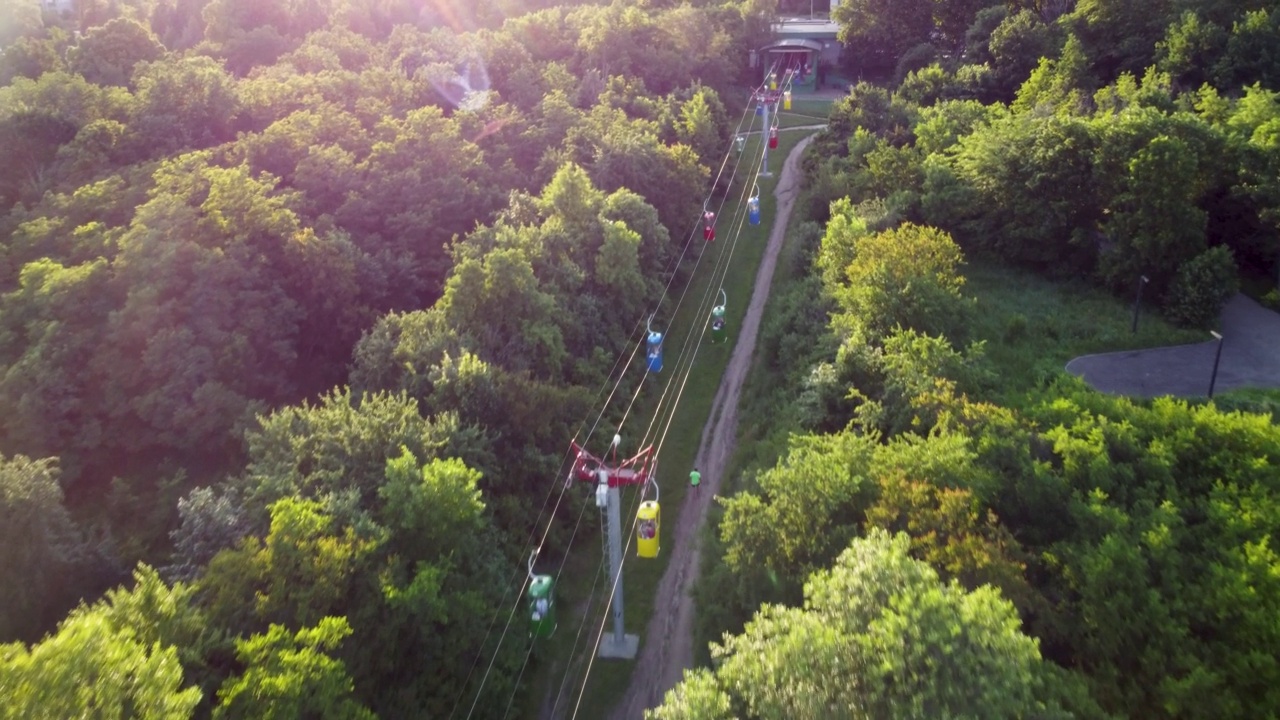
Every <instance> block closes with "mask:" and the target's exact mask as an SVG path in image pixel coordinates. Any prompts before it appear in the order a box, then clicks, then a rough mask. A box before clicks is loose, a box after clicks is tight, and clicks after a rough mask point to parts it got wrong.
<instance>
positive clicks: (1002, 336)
mask: <svg viewBox="0 0 1280 720" xmlns="http://www.w3.org/2000/svg"><path fill="white" fill-rule="evenodd" d="M963 273H964V275H965V277H966V278H967V283H966V284H965V289H964V293H965V294H966V295H967V296H969V297H973V298H976V299H977V303H976V308H975V311H974V313H973V318H972V322H971V324H970V327H971V328H972V331H973V332H972V336H973V338H974V339H975V340H985V341H986V343H987V345H986V355H987V358H988V359H989V360H990V361H991V364H992V368H993V369H994V370H995V372H996V376H997V377H998V378H1000V387H999V389H998V391H997V393H996V399H997V400H999V401H1002V402H1004V403H1006V404H1012V405H1014V406H1016V405H1017V404H1018V403H1017V402H1016V400H1017V399H1018V398H1019V397H1021V396H1022V395H1023V394H1024V393H1025V392H1026V391H1028V390H1031V389H1033V388H1035V387H1038V386H1042V385H1044V384H1045V383H1046V382H1047V381H1049V380H1050V379H1051V378H1053V377H1054V376H1055V375H1057V374H1058V373H1061V372H1064V369H1063V368H1064V366H1065V365H1066V363H1067V361H1069V360H1071V359H1072V358H1074V357H1078V356H1080V355H1088V354H1091V353H1104V352H1114V351H1119V350H1135V349H1139V348H1151V347H1160V346H1163V345H1182V344H1185V343H1192V342H1199V341H1201V340H1203V339H1204V333H1203V332H1200V331H1196V330H1185V329H1181V328H1176V327H1174V326H1172V325H1170V324H1169V323H1168V322H1166V321H1165V320H1164V318H1162V317H1160V315H1159V314H1158V313H1157V312H1156V309H1155V308H1154V307H1152V306H1151V305H1150V304H1148V303H1147V302H1144V303H1143V307H1142V310H1141V314H1140V316H1139V320H1138V332H1137V333H1133V332H1132V331H1131V329H1132V323H1133V305H1132V303H1128V302H1125V301H1123V300H1120V299H1118V298H1116V297H1115V296H1113V295H1111V294H1110V293H1108V292H1107V291H1105V290H1102V289H1099V288H1097V287H1095V286H1093V285H1090V284H1088V283H1086V282H1084V281H1055V280H1049V279H1046V278H1044V277H1041V276H1039V275H1036V274H1034V273H1031V272H1028V271H1025V270H1019V269H1016V268H1011V267H1007V266H1001V265H997V264H993V263H991V262H989V261H971V262H969V263H968V264H967V265H966V266H965V268H964V269H963Z"/></svg>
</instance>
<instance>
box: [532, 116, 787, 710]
mask: <svg viewBox="0 0 1280 720" xmlns="http://www.w3.org/2000/svg"><path fill="white" fill-rule="evenodd" d="M755 129H759V128H758V121H757V127H756V128H755ZM805 136H806V134H805V133H787V134H785V135H782V136H781V137H780V138H779V143H778V148H777V150H776V151H771V152H770V153H769V166H770V169H771V170H772V171H773V173H774V177H773V178H771V179H768V180H761V181H760V182H759V186H760V208H761V218H762V223H761V224H760V225H759V226H752V225H750V224H747V223H746V222H745V221H744V222H743V224H742V233H741V236H740V237H739V239H738V243H737V246H736V247H735V248H734V249H733V256H732V261H731V263H730V264H729V265H728V272H727V274H726V275H725V279H724V283H723V287H724V289H725V292H726V293H727V294H728V297H729V303H728V307H727V311H726V315H727V320H728V326H729V330H730V333H729V335H730V341H729V342H728V343H725V344H722V345H712V344H711V343H710V342H709V340H710V335H709V334H708V336H707V341H705V342H703V343H702V344H701V346H700V347H699V348H698V349H697V355H696V358H694V362H693V367H692V370H691V371H690V373H689V378H688V382H687V383H686V384H685V385H684V390H683V394H682V395H681V396H680V402H679V411H678V412H677V413H676V414H675V417H674V419H673V420H672V422H671V426H670V430H669V432H668V433H667V435H666V441H665V443H663V445H662V447H661V454H660V456H659V458H658V468H659V477H658V481H659V484H660V487H661V491H662V495H661V502H662V507H663V511H664V512H663V517H664V521H665V522H666V523H671V522H673V521H674V518H675V511H676V508H678V507H680V505H681V503H682V502H683V500H684V495H685V491H686V489H687V487H686V482H685V478H686V477H687V472H688V468H690V467H692V465H693V460H694V456H695V455H696V453H697V451H698V443H699V441H700V440H701V437H702V429H703V427H704V426H705V425H706V424H707V422H708V420H709V419H710V412H711V403H712V400H713V399H714V397H715V393H716V390H717V389H718V388H719V384H720V377H721V375H723V373H724V370H725V367H726V366H727V365H728V362H729V357H730V355H731V354H732V352H733V347H732V345H733V342H734V340H735V336H734V333H733V329H734V328H737V327H741V325H742V318H743V316H744V315H745V314H746V308H747V303H748V301H749V298H750V293H751V288H752V286H753V285H754V283H755V276H756V270H757V269H758V268H759V265H760V260H761V258H762V257H763V255H764V248H765V244H766V243H767V241H768V232H769V228H770V223H771V218H773V217H774V215H775V213H776V201H775V199H774V197H773V188H774V186H775V184H776V182H777V175H778V173H780V172H781V170H782V163H783V161H784V160H785V159H786V157H787V155H788V154H789V153H790V151H791V148H793V147H794V146H795V145H796V143H798V142H799V141H800V140H801V139H803V138H804V137H805ZM759 142H760V138H759V136H754V137H752V138H751V140H749V141H748V143H747V146H746V150H745V152H744V153H743V156H744V157H745V158H749V157H753V156H754V155H755V154H756V153H759V151H760V146H759ZM742 173H746V166H745V163H744V166H743V170H742ZM743 178H744V175H742V174H740V175H739V177H738V181H739V182H741V181H742V180H743ZM740 193H741V190H740V185H739V189H735V190H734V191H733V192H731V193H730V197H729V199H728V201H727V202H726V203H725V205H724V208H723V210H722V212H721V213H720V220H719V221H718V223H717V237H716V242H715V243H714V244H712V245H706V244H704V243H703V241H702V238H701V232H698V237H695V238H694V240H693V243H692V245H691V248H690V256H691V258H692V259H686V262H688V263H692V262H693V259H696V257H697V256H696V254H695V253H699V252H701V253H704V255H703V257H702V262H701V264H700V265H699V267H698V269H697V271H696V272H695V273H694V276H693V280H692V282H691V283H690V285H689V288H688V291H687V294H686V295H685V298H684V301H683V303H681V305H680V308H679V310H678V311H677V312H676V314H675V317H674V318H673V319H672V320H671V322H670V323H669V324H668V325H666V326H667V327H669V330H668V332H667V338H666V340H665V341H664V368H663V372H662V374H661V376H659V377H658V378H654V379H657V380H658V382H646V387H645V390H644V392H643V393H642V398H641V401H640V403H638V404H637V409H636V411H634V416H635V417H634V419H632V420H628V421H627V426H626V427H624V431H623V436H624V439H623V444H624V447H631V448H633V449H634V448H635V444H636V443H637V442H638V438H639V437H640V435H642V434H643V433H644V431H645V429H646V428H647V427H648V426H649V425H650V421H651V419H652V418H653V408H654V406H655V405H656V404H657V400H658V398H659V396H660V395H661V394H662V390H663V387H664V385H665V383H666V380H667V379H668V378H670V377H672V376H673V375H674V374H675V371H676V370H677V363H678V359H679V357H680V353H681V350H682V349H683V348H684V347H685V345H686V338H687V334H688V333H689V328H690V327H691V326H695V325H696V326H697V327H698V328H702V327H705V323H706V321H707V315H706V313H705V312H702V313H699V312H698V308H699V304H700V302H701V300H702V298H703V295H704V293H705V292H706V291H707V286H708V284H709V282H710V280H711V274H712V273H711V271H712V268H713V267H714V266H715V265H716V260H717V257H718V256H719V255H720V254H721V253H727V252H728V251H729V249H730V245H731V238H732V236H733V233H732V232H731V229H730V228H731V225H730V220H731V219H732V218H734V216H735V213H736V210H737V205H738V202H737V201H738V198H739V197H740ZM690 229H691V228H673V229H672V235H673V236H677V237H681V238H684V237H687V235H686V233H688V232H689V230H690ZM726 259H727V258H726ZM679 293H680V291H679V288H676V287H673V288H672V289H671V294H669V296H668V305H667V308H668V309H667V312H670V309H672V308H674V307H675V302H676V300H678V299H679V297H680V295H679ZM658 325H663V323H661V322H659V323H658ZM697 336H698V333H697V332H695V333H694V336H693V337H692V338H689V339H688V343H687V344H689V345H694V344H696V343H697ZM685 362H686V363H687V362H688V358H686V361H685ZM671 392H672V393H674V392H675V388H673V389H672V391H671ZM641 405H643V406H644V407H641ZM628 442H629V443H630V445H628ZM584 492H585V491H584ZM634 496H635V493H634V491H627V492H624V493H623V520H622V522H623V526H624V530H626V531H627V532H628V534H630V529H631V528H630V523H631V521H632V519H633V518H634V517H635V510H634V506H635V497H634ZM587 512H588V513H591V512H593V511H592V510H591V509H588V511H587ZM584 524H585V522H584ZM590 532H591V534H592V537H588V538H579V539H577V540H575V549H574V552H573V554H572V555H571V557H570V559H569V563H568V565H567V566H566V568H565V571H564V573H563V575H562V577H561V582H560V587H559V598H560V616H559V617H560V628H559V630H557V632H556V634H555V636H554V637H552V638H551V639H550V640H549V641H548V642H547V643H546V644H545V645H544V646H543V647H540V648H539V649H538V650H537V651H536V652H535V655H536V656H538V657H539V658H541V659H542V661H541V662H540V663H538V667H537V668H536V670H535V672H536V677H535V679H534V680H532V681H531V682H532V688H533V691H532V693H531V697H530V703H531V705H530V707H529V708H527V709H526V712H525V713H523V714H522V716H523V717H535V716H536V715H537V708H538V707H540V705H541V702H542V699H543V696H544V695H545V693H546V692H547V688H549V687H554V688H557V689H558V688H559V687H560V686H561V684H562V683H563V684H564V685H565V690H564V695H563V696H562V698H561V700H560V707H561V709H563V708H564V707H565V706H566V703H567V705H568V707H569V708H571V709H572V708H573V707H574V705H575V704H576V703H577V698H578V693H579V690H580V689H581V687H582V675H583V670H584V669H585V665H586V662H587V661H588V660H589V654H588V653H586V652H584V651H583V647H584V646H587V647H594V645H595V641H596V637H597V636H598V634H599V633H600V628H601V622H602V620H606V621H608V625H607V626H606V627H605V632H610V630H611V626H612V620H611V616H609V617H607V618H606V616H605V615H604V613H603V610H604V608H603V606H602V604H601V603H600V601H599V600H596V601H595V602H593V603H592V607H591V610H590V613H589V614H588V617H587V618H586V621H587V624H586V625H585V626H582V618H581V616H580V615H579V614H578V613H576V612H572V610H574V609H575V608H581V607H582V606H583V605H584V604H585V603H586V599H587V597H588V595H589V594H590V589H591V584H592V581H593V580H594V579H595V578H596V576H597V573H598V572H599V568H600V558H601V546H600V539H599V536H598V531H596V530H595V529H594V528H593V529H592V530H591V531H590ZM661 537H663V538H670V537H671V529H670V525H669V524H668V525H667V526H665V527H664V528H663V529H662V532H661ZM624 545H625V539H624ZM666 565H667V558H666V554H665V553H664V554H663V555H661V556H660V557H659V558H657V559H656V560H639V559H638V558H636V557H635V549H634V546H633V547H632V548H631V549H630V551H629V552H628V553H627V554H626V559H625V560H624V564H623V591H624V594H625V618H624V622H625V626H626V631H627V633H635V634H638V635H640V636H641V637H642V638H643V637H644V633H645V629H646V624H647V623H648V621H649V618H650V617H651V616H652V614H653V601H654V593H655V591H656V589H657V586H658V581H659V580H660V579H661V577H662V573H663V572H664V571H665V570H666ZM605 586H606V583H605V582H604V581H603V579H602V580H601V582H600V583H599V585H597V593H598V594H599V593H600V591H601V588H604V589H605V591H607V587H605ZM516 619H517V621H519V620H521V615H520V614H519V613H517V618H516ZM513 625H514V623H513ZM580 626H582V635H581V639H580V640H579V641H578V649H577V651H576V653H574V657H573V658H572V660H573V667H572V669H571V672H570V673H569V676H568V682H567V683H565V682H564V680H565V666H566V662H567V661H568V660H569V659H570V657H569V656H570V650H571V648H572V646H573V645H574V640H575V636H577V634H578V632H579V627H580ZM516 630H519V631H520V632H519V634H518V635H517V637H519V638H520V639H519V642H525V640H524V638H523V635H524V632H523V629H522V628H514V627H513V631H512V632H516ZM632 666H633V663H631V662H620V661H616V660H610V661H604V660H596V661H595V662H594V663H593V664H592V667H591V674H590V678H589V682H588V683H587V688H586V692H585V694H584V695H583V698H582V704H581V707H580V708H579V710H578V716H579V717H589V718H600V717H604V716H606V714H607V713H608V711H609V710H610V709H611V708H612V706H613V704H614V702H615V701H616V699H617V698H618V697H620V696H621V694H622V692H623V691H624V690H625V689H626V686H627V683H628V682H629V680H630V677H631V668H632ZM553 692H555V691H553ZM570 714H572V712H570Z"/></svg>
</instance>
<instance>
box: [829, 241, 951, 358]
mask: <svg viewBox="0 0 1280 720" xmlns="http://www.w3.org/2000/svg"><path fill="white" fill-rule="evenodd" d="M829 234H830V231H829ZM833 239H834V238H833ZM826 241H827V240H826V239H825V238H824V243H825V242H826ZM962 260H963V257H962V256H961V253H960V248H959V247H957V246H956V244H955V242H953V241H952V240H951V237H950V236H949V235H947V233H945V232H943V231H941V230H937V229H935V228H929V227H922V226H919V225H912V224H910V223H908V224H905V225H903V226H901V227H900V228H898V229H896V230H889V231H886V232H883V233H878V234H875V235H867V236H865V237H861V238H858V239H857V240H855V241H854V245H853V259H852V261H851V262H850V263H849V265H848V266H847V267H846V268H845V277H844V278H843V281H842V283H841V285H840V286H838V287H837V288H835V289H833V294H834V296H835V299H836V303H837V305H838V306H839V308H840V312H839V313H838V314H836V315H834V316H833V317H832V323H833V326H834V327H835V328H836V329H837V333H839V334H841V335H842V336H844V335H848V334H849V333H850V332H852V331H853V329H854V328H857V327H861V328H866V329H867V330H868V331H869V332H871V333H872V334H873V336H878V335H882V334H884V333H887V332H888V331H889V330H890V329H892V328H894V327H895V326H902V327H905V328H912V329H915V330H919V331H921V332H925V333H929V334H934V335H948V336H951V337H956V336H958V335H959V334H960V333H961V332H962V331H963V326H964V323H963V320H964V317H965V307H966V300H965V299H964V296H963V295H961V292H960V290H961V288H962V287H963V286H964V276H962V275H961V274H960V273H959V268H960V263H961V262H962Z"/></svg>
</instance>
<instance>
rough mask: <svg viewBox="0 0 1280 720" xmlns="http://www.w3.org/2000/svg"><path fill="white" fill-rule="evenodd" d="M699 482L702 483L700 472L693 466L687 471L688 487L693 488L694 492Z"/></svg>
mask: <svg viewBox="0 0 1280 720" xmlns="http://www.w3.org/2000/svg"><path fill="white" fill-rule="evenodd" d="M701 484H702V473H700V472H698V468H697V467H696V466H695V467H694V468H693V472H691V473H689V487H691V488H693V491H694V492H697V491H698V486H699V485H701Z"/></svg>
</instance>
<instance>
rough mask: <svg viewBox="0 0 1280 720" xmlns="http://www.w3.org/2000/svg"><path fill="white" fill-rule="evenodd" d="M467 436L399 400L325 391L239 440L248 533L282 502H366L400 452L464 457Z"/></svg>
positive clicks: (453, 423) (454, 423)
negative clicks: (346, 498) (341, 496)
mask: <svg viewBox="0 0 1280 720" xmlns="http://www.w3.org/2000/svg"><path fill="white" fill-rule="evenodd" d="M468 442H470V441H469V440H468V437H467V434H466V433H465V432H464V431H463V430H462V429H461V428H460V427H459V424H458V420H457V417H456V416H448V415H445V416H441V417H435V418H431V419H426V418H424V417H423V416H422V415H421V414H419V406H418V403H417V401H415V400H413V399H411V398H408V397H406V396H405V395H404V394H400V393H376V394H374V393H371V394H367V395H364V396H363V397H356V396H353V395H352V393H351V391H349V390H347V389H346V388H340V389H336V390H333V391H331V392H329V393H327V394H326V395H324V396H322V397H321V398H320V401H319V402H318V403H315V404H310V403H304V404H302V405H294V406H287V407H283V408H280V409H279V410H276V411H275V412H273V413H271V414H270V415H266V416H263V417H260V418H259V420H258V427H256V428H253V429H252V430H250V431H249V432H248V433H247V434H246V444H247V445H248V448H249V464H248V467H247V468H246V471H245V475H244V477H243V478H241V479H238V480H236V481H234V484H235V485H236V486H240V487H243V488H244V500H245V504H246V510H247V511H248V513H249V516H250V519H251V520H252V521H253V522H254V526H256V527H262V526H261V525H260V523H259V519H260V518H261V514H262V511H263V510H264V509H265V508H266V507H267V506H268V505H270V504H271V503H274V502H276V501H277V500H280V499H282V498H289V497H301V498H308V499H319V498H322V497H324V496H326V495H329V494H333V493H342V492H349V491H351V490H356V491H358V492H359V495H360V497H361V498H362V499H363V500H365V501H367V502H372V501H373V499H374V498H376V497H377V488H378V487H379V486H380V485H382V483H383V481H384V479H385V472H386V463H387V460H388V459H390V458H393V457H395V456H397V455H398V454H399V453H400V452H401V449H402V448H404V447H407V448H409V449H410V450H411V451H412V452H413V453H414V454H415V455H417V456H418V457H421V458H424V459H429V458H434V457H443V456H448V457H457V456H459V455H461V456H463V457H466V456H468V455H471V454H472V452H473V451H469V450H468Z"/></svg>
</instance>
